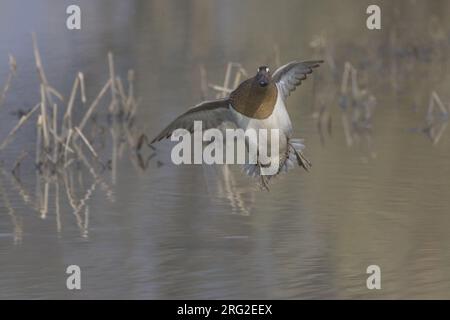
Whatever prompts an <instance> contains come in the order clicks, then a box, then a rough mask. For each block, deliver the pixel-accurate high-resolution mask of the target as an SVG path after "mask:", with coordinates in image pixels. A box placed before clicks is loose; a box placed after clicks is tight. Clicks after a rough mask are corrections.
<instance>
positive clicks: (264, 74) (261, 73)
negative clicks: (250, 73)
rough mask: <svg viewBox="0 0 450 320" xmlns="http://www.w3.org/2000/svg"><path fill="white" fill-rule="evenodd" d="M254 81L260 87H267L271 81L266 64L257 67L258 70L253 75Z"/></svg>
mask: <svg viewBox="0 0 450 320" xmlns="http://www.w3.org/2000/svg"><path fill="white" fill-rule="evenodd" d="M255 80H256V82H257V83H258V85H259V86H260V87H262V88H264V87H267V85H268V84H269V83H270V82H271V81H272V76H271V75H270V69H269V67H267V66H261V67H259V68H258V72H257V73H256V77H255Z"/></svg>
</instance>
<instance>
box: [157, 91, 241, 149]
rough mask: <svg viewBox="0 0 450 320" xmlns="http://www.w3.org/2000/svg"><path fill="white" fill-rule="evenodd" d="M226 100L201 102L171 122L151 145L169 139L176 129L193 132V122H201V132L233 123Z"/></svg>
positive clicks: (228, 102)
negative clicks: (225, 123)
mask: <svg viewBox="0 0 450 320" xmlns="http://www.w3.org/2000/svg"><path fill="white" fill-rule="evenodd" d="M229 104H230V101H229V100H228V99H220V100H212V101H205V102H202V103H200V104H198V105H196V106H194V107H192V108H190V109H189V110H188V111H186V112H185V113H183V114H182V115H181V116H179V117H178V118H176V119H175V120H173V121H172V122H171V123H170V124H169V125H168V126H167V127H166V128H165V129H164V130H162V131H161V133H160V134H158V135H157V136H156V137H155V138H154V139H153V140H152V142H151V143H154V142H156V141H160V140H162V139H165V138H169V137H170V136H171V135H172V133H173V132H174V131H175V130H176V129H181V128H183V129H186V130H188V131H189V132H191V133H192V132H193V131H194V121H202V128H203V130H207V129H211V128H216V127H218V126H219V125H221V124H222V123H224V122H233V118H232V115H231V112H230V107H229Z"/></svg>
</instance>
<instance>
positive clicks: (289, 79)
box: [272, 60, 323, 100]
mask: <svg viewBox="0 0 450 320" xmlns="http://www.w3.org/2000/svg"><path fill="white" fill-rule="evenodd" d="M322 62H323V61H322V60H314V61H303V62H297V61H293V62H289V63H288V64H285V65H284V66H281V67H279V68H278V69H277V70H276V71H275V72H274V73H273V76H272V79H273V80H274V81H275V83H276V84H277V85H278V88H279V90H280V91H281V95H282V97H283V99H284V100H286V99H287V97H289V95H290V94H291V92H292V91H294V90H295V89H296V88H297V86H299V85H300V84H301V83H302V81H303V80H305V79H306V77H307V75H308V74H311V73H312V72H313V69H314V68H317V67H318V66H320V64H321V63H322Z"/></svg>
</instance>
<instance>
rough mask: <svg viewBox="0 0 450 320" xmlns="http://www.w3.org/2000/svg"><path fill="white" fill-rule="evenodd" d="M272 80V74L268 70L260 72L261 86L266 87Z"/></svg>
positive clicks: (259, 80)
mask: <svg viewBox="0 0 450 320" xmlns="http://www.w3.org/2000/svg"><path fill="white" fill-rule="evenodd" d="M269 82H270V75H269V73H267V72H264V73H258V84H259V85H260V86H261V87H266V86H267V85H268V84H269Z"/></svg>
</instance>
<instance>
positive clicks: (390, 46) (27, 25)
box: [0, 0, 450, 299]
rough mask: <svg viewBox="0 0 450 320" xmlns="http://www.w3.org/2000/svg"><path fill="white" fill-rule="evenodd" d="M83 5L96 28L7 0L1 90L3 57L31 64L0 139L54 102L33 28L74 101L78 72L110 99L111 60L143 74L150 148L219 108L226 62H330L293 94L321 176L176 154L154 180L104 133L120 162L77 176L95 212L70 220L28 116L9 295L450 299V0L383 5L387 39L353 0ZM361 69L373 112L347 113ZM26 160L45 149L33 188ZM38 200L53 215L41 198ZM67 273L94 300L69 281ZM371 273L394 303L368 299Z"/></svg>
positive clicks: (6, 260) (8, 190) (3, 278)
mask: <svg viewBox="0 0 450 320" xmlns="http://www.w3.org/2000/svg"><path fill="white" fill-rule="evenodd" d="M79 3H80V7H81V10H82V29H81V30H79V31H69V30H67V29H66V28H65V19H66V17H67V15H66V14H65V9H66V7H67V6H68V5H69V4H71V3H70V1H58V3H56V2H54V1H33V2H29V1H27V2H26V3H25V1H15V0H14V1H12V0H11V1H9V0H1V1H0V85H1V86H3V85H2V84H3V83H4V81H5V80H4V79H6V78H7V76H8V72H9V69H8V54H9V53H11V54H13V55H14V56H15V58H16V60H17V76H16V77H15V78H14V79H13V80H12V83H11V88H10V90H9V92H8V95H7V99H6V100H5V103H4V105H3V106H2V107H0V113H1V116H0V140H3V139H4V137H6V136H7V135H8V132H10V130H11V129H12V128H13V127H14V125H15V123H16V122H17V119H18V118H17V115H14V114H13V113H14V112H15V111H17V110H19V109H21V110H28V109H30V108H32V107H33V106H34V105H35V104H36V103H37V102H39V99H40V98H39V78H38V75H37V73H36V70H35V66H34V58H33V49H32V42H31V35H30V34H31V32H33V31H34V32H36V36H37V38H38V41H39V48H40V51H41V55H42V60H43V63H44V65H45V68H46V72H47V77H48V78H49V82H50V83H52V84H53V86H55V87H56V88H57V89H58V90H59V91H60V92H62V93H63V95H64V96H66V97H67V96H68V95H69V94H70V90H71V88H72V84H73V81H74V78H75V76H76V74H77V72H79V71H81V72H83V73H84V77H85V80H86V83H87V88H86V91H87V92H86V95H87V96H88V99H91V100H92V99H93V98H95V96H96V95H97V93H98V91H99V90H100V89H101V87H102V85H103V84H104V83H105V82H106V80H107V79H108V62H107V58H106V57H107V53H108V51H111V52H113V53H114V57H115V64H116V72H117V74H120V75H121V76H123V77H124V78H126V74H127V71H128V69H134V70H135V75H136V88H135V91H136V96H138V97H139V98H140V107H139V109H138V115H139V116H138V118H137V119H138V120H137V123H138V124H137V125H138V126H139V128H140V130H142V132H144V133H146V134H147V135H148V136H154V135H156V134H157V133H158V132H159V130H161V129H162V128H163V126H164V125H165V124H167V123H168V122H169V121H171V120H172V119H173V118H174V117H175V116H177V115H178V114H179V113H181V112H183V111H184V110H185V109H186V108H187V107H189V106H192V105H194V104H196V103H198V102H199V101H201V99H202V98H203V97H205V96H207V98H214V97H215V96H216V93H217V92H215V91H214V89H212V88H208V86H207V85H206V89H205V88H203V90H202V80H205V78H206V79H207V80H206V81H207V84H208V83H209V84H219V85H222V84H223V82H224V76H225V74H226V68H227V64H228V63H229V62H235V63H240V64H241V65H242V66H243V67H244V68H245V69H246V70H247V71H248V73H249V74H250V75H253V70H256V68H257V67H258V66H259V65H264V64H268V65H269V66H271V67H272V68H275V67H276V66H277V64H279V63H287V62H289V61H291V60H295V59H299V60H302V59H304V60H306V59H316V58H321V59H325V60H326V62H325V64H324V65H323V66H322V67H320V68H319V69H318V70H316V71H315V75H314V76H312V77H310V78H309V79H308V80H307V81H305V82H304V83H303V84H302V86H300V87H299V88H298V89H297V90H296V92H295V93H293V94H292V95H291V97H290V98H289V100H288V106H289V112H290V115H291V118H292V121H293V124H294V127H295V134H294V136H295V137H299V138H304V139H305V143H306V151H305V154H306V155H307V157H308V158H309V159H310V160H311V162H312V164H313V167H312V169H311V170H310V172H308V173H307V172H305V171H303V170H301V169H300V168H297V169H295V170H293V171H290V173H289V174H288V175H285V176H283V177H281V178H279V179H277V180H276V181H274V183H272V184H271V190H270V192H266V191H261V190H259V189H258V188H257V186H256V183H255V182H254V181H251V180H250V179H247V178H246V177H242V176H241V175H240V174H239V170H236V168H222V167H215V168H210V167H202V166H200V165H198V166H175V165H173V164H171V162H170V151H171V146H172V144H171V142H169V141H165V142H161V143H160V144H158V145H157V151H156V156H154V157H152V158H151V159H149V161H148V166H145V168H141V167H140V166H137V165H136V164H135V162H134V161H133V160H135V159H134V157H135V152H134V151H133V150H132V148H130V147H127V146H125V147H124V148H123V150H120V152H119V155H120V156H118V157H117V159H116V160H114V161H113V160H112V159H111V149H112V148H113V147H112V146H111V142H110V140H111V135H112V134H113V130H114V129H111V128H110V127H109V126H108V123H107V121H105V129H104V130H105V132H106V134H105V137H106V138H105V139H106V142H105V143H106V146H105V149H104V151H103V152H102V153H101V154H100V158H101V159H102V160H103V161H104V162H108V161H109V162H114V165H113V167H114V168H113V170H111V169H108V170H104V171H103V172H102V173H101V181H92V180H93V179H92V177H90V176H89V174H86V172H84V175H81V177H80V176H76V177H75V178H74V180H76V183H75V185H76V187H75V189H76V192H75V193H76V194H77V195H78V197H79V198H83V199H84V200H85V203H84V206H83V209H82V210H81V211H80V212H77V214H74V210H73V208H72V207H71V205H70V201H69V200H68V197H67V196H66V187H65V185H64V183H63V182H62V181H61V179H60V178H56V179H54V180H52V181H49V182H48V181H47V183H42V178H40V177H39V175H38V174H37V173H36V170H35V168H34V165H33V156H34V152H35V143H36V134H35V127H34V126H33V124H32V123H31V122H30V123H29V124H27V125H25V126H24V127H23V128H22V129H21V130H20V132H19V133H18V134H17V136H16V137H15V139H14V142H13V143H11V144H10V145H9V146H8V147H7V148H6V149H4V150H3V151H1V152H0V160H1V163H2V164H1V167H0V169H1V171H2V173H1V175H0V298H3V299H13V298H26V299H46V298H58V299H60V298H63V299H80V298H89V299H91V298H92V299H94V298H113V299H120V298H125V299H162V298H175V299H184V298H194V299H195V298H212V299H220V298H223V299H231V298H234V299H243V298H254V299H280V298H282V299H283V298H287V299H304V298H319V299H320V298H331V299H341V298H375V299H377V298H389V299H391V298H450V233H449V229H450V201H449V198H450V193H449V192H450V179H449V178H450V167H449V164H450V137H449V131H447V130H446V129H447V128H446V121H447V120H446V118H445V116H442V113H443V110H441V109H439V108H438V107H437V106H436V103H435V107H434V109H429V101H430V97H431V96H432V93H433V91H435V92H436V94H437V96H438V97H439V99H441V100H442V102H443V104H444V105H445V106H448V103H449V101H450V95H449V94H448V88H449V85H450V81H449V76H448V58H447V57H448V56H449V53H450V32H449V31H450V25H449V22H448V19H447V17H448V15H449V13H450V2H449V1H433V2H429V1H428V2H426V1H406V0H404V1H403V0H399V1H379V3H380V6H381V7H382V29H381V30H377V31H369V30H368V29H367V28H366V25H365V23H366V17H367V15H366V14H365V10H366V8H367V6H368V4H370V3H369V2H366V1H356V0H354V1H350V0H346V1H339V2H336V1H331V0H330V1H325V0H323V1H314V2H313V1H277V2H269V1H267V2H266V1H220V2H219V1H201V0H198V1H182V2H179V1H104V0H103V1H101V0H96V1H79ZM346 66H347V67H346ZM349 66H352V67H349ZM346 68H347V69H348V70H357V72H356V73H357V75H356V78H355V79H357V80H356V82H357V83H358V85H359V86H360V88H361V90H364V89H365V90H367V96H372V97H373V98H375V99H376V105H375V104H373V105H372V104H371V105H370V106H369V107H367V108H365V109H364V108H363V109H358V108H357V107H355V106H354V105H352V103H349V102H348V101H349V100H348V99H350V98H349V95H350V94H349V93H348V92H350V91H351V90H352V89H351V85H349V86H348V87H349V88H347V94H343V92H342V89H341V79H342V77H343V74H344V73H345V71H344V70H345V69H346ZM351 68H353V69H351ZM202 70H203V71H202ZM202 73H203V74H204V76H203V77H202V76H201V74H202ZM351 73H352V72H349V74H351ZM349 78H351V77H350V76H349ZM350 82H351V80H350ZM344 91H345V90H344ZM346 97H347V98H346ZM363 99H365V98H363ZM346 101H347V102H346ZM363 101H366V102H367V101H369V100H363ZM370 101H374V100H370ZM80 108H81V107H80ZM446 108H447V107H446ZM361 110H363V111H361ZM428 110H430V111H429V113H428V117H427V112H428ZM33 121H36V120H35V119H34V120H33ZM352 123H353V125H352ZM95 147H97V146H95ZM23 150H25V151H27V152H28V153H30V154H31V156H30V157H29V158H28V159H27V160H24V163H23V164H22V166H21V170H20V183H19V182H18V181H17V180H16V179H15V178H14V177H13V175H12V174H11V169H12V168H13V167H14V163H15V162H16V159H17V158H18V157H19V156H20V154H21V152H22V151H23ZM143 153H144V157H147V156H148V155H149V154H151V153H152V151H151V150H149V149H146V150H145V151H144V152H143ZM144 162H145V160H144ZM46 185H47V186H46ZM42 194H47V195H48V196H47V200H46V201H44V202H45V203H46V206H47V207H48V210H47V211H46V212H45V213H44V214H43V213H42V212H41V211H40V210H36V209H35V208H33V206H32V205H30V203H36V202H38V203H41V202H42V201H41V200H42V198H41V195H42ZM27 199H28V200H29V201H27ZM41 204H42V203H41ZM72 264H75V265H78V266H80V268H81V272H82V289H81V290H79V291H69V290H67V288H66V277H67V275H66V273H65V270H66V268H67V266H69V265H72ZM372 264H375V265H378V266H380V268H381V274H382V289H381V290H368V289H367V288H366V279H367V276H368V275H367V274H366V268H367V267H368V266H369V265H372Z"/></svg>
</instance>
